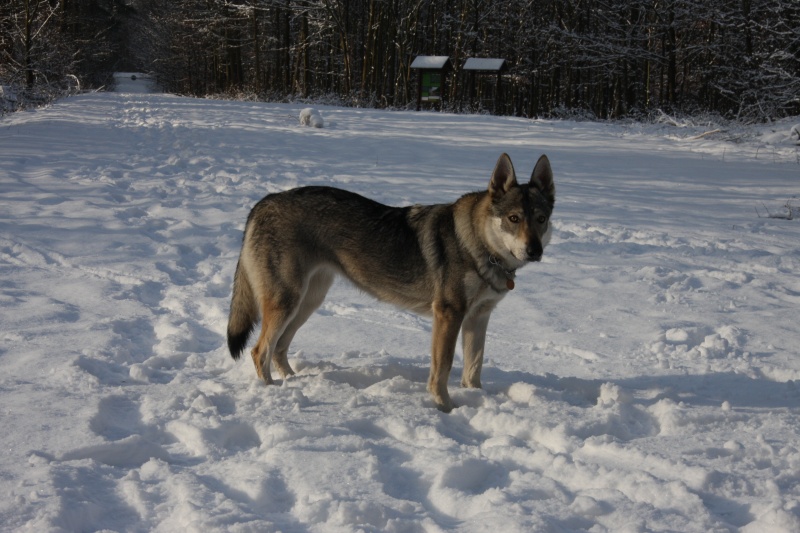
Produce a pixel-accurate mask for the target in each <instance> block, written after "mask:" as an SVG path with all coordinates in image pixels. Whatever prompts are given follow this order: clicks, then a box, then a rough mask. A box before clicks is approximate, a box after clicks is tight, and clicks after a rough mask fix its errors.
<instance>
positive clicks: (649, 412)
mask: <svg viewBox="0 0 800 533" xmlns="http://www.w3.org/2000/svg"><path fill="white" fill-rule="evenodd" d="M301 108H302V106H300V105H288V104H280V105H279V104H265V103H252V102H251V103H236V102H220V101H207V100H199V99H189V98H179V97H175V96H170V95H159V94H147V93H132V92H127V93H125V92H123V93H116V94H111V93H107V94H103V93H98V94H88V95H83V96H79V97H73V98H69V99H67V100H63V101H61V102H59V103H57V104H56V105H53V106H50V107H48V108H44V109H38V110H35V111H25V112H19V113H16V114H12V115H9V116H6V117H4V118H3V119H2V121H0V146H2V149H0V183H2V196H0V302H2V304H1V306H0V325H1V326H0V406H2V411H0V412H1V413H2V414H1V415H0V417H1V419H2V425H3V432H2V437H1V438H2V449H0V496H2V497H0V523H2V524H3V526H2V529H4V530H12V531H37V532H42V531H53V532H56V531H95V530H105V531H204V532H208V531H242V532H244V531H283V532H290V531H313V532H337V531H341V532H350V531H367V532H378V531H381V532H382V531H388V532H441V531H459V532H483V531H488V530H492V531H502V532H514V531H525V532H529V531H537V532H538V531H543V532H547V531H553V532H556V531H559V532H560V531H592V532H602V531H613V532H625V531H629V532H644V531H682V532H708V531H712V532H722V531H742V532H755V531H758V532H789V531H800V503H798V502H800V483H798V481H799V480H800V390H798V382H800V359H798V357H797V354H798V345H799V340H800V339H799V338H798V329H797V309H798V304H800V278H798V275H797V273H798V271H800V253H799V252H800V225H798V222H797V220H784V219H771V218H759V217H758V216H757V214H756V212H755V209H754V207H755V206H759V205H762V204H763V205H768V206H773V205H782V204H783V203H785V202H786V201H787V199H788V198H791V197H792V196H796V195H797V194H798V176H799V175H800V166H798V152H797V147H796V146H795V145H794V141H793V140H792V139H791V136H790V130H791V126H792V123H789V122H786V123H777V124H772V125H769V126H767V127H764V128H750V129H749V130H747V131H744V132H742V135H741V139H742V140H741V142H739V143H733V142H730V141H728V140H725V139H722V138H719V137H718V136H714V135H706V136H699V135H701V134H702V133H704V131H705V130H704V128H702V127H676V126H669V125H639V124H627V125H626V124H619V123H618V124H597V123H583V122H568V121H531V120H525V119H520V118H508V117H505V118H503V117H489V116H456V115H448V114H442V113H413V112H390V111H376V110H364V109H346V108H336V107H325V108H323V111H324V113H325V116H326V122H328V123H329V127H326V128H325V129H321V130H320V129H315V128H303V127H301V126H300V125H299V124H298V120H297V117H298V113H299V111H300V109H301ZM794 123H796V119H795V122H794ZM708 129H713V128H708ZM768 136H769V138H770V139H771V140H770V141H769V143H767V142H765V141H764V139H765V138H766V137H768ZM504 151H505V152H508V153H509V154H510V155H511V158H512V160H513V162H514V164H515V167H516V169H517V172H518V173H519V174H520V176H521V177H523V178H524V177H525V176H527V175H528V173H529V172H530V170H531V169H532V168H533V164H534V163H535V161H536V159H537V158H538V157H539V155H541V154H542V153H546V154H547V155H548V156H549V158H550V161H551V163H552V166H553V169H554V172H555V177H556V189H557V197H558V199H557V203H556V209H555V213H554V225H555V229H554V236H553V240H552V242H551V244H550V246H549V247H548V249H547V251H546V253H545V258H544V261H543V262H542V263H541V264H535V265H531V266H529V267H526V268H524V269H521V270H520V271H519V272H518V277H517V283H516V288H515V290H514V291H512V292H511V293H510V294H509V295H508V297H506V299H505V300H504V301H503V302H501V304H500V305H499V307H498V309H497V310H496V311H495V313H494V314H493V317H492V320H491V322H490V324H489V334H488V340H487V361H486V364H485V367H484V372H483V376H482V382H483V385H484V389H483V390H466V389H460V388H459V387H458V379H459V376H460V364H461V358H460V354H458V355H457V360H456V368H454V372H453V375H452V379H451V382H450V390H451V394H452V396H453V399H454V401H455V402H456V403H457V404H458V405H460V407H459V408H457V409H455V410H454V411H453V412H452V413H451V414H449V415H445V414H443V413H440V412H439V411H437V410H436V409H435V408H434V406H433V402H432V400H431V399H430V397H429V395H428V393H427V392H426V391H425V380H426V377H427V372H428V359H429V356H428V346H429V343H430V330H431V326H430V322H429V321H428V320H427V319H423V318H419V317H417V316H415V315H413V314H410V313H407V312H404V311H400V310H397V309H395V308H392V307H389V306H386V305H383V304H379V303H376V302H374V301H373V300H371V299H370V298H369V297H367V296H365V295H363V294H361V293H359V292H358V291H357V290H355V289H354V288H353V287H351V286H350V285H348V284H346V283H344V282H337V284H335V285H334V287H333V289H332V290H331V293H330V294H329V297H328V300H327V301H326V303H325V304H323V306H322V307H321V308H320V309H319V311H318V312H317V313H316V314H315V315H314V316H313V317H312V318H311V320H310V321H309V323H308V324H307V325H306V327H305V328H304V329H302V330H301V331H300V332H299V334H298V335H297V338H296V339H295V344H294V345H293V348H292V352H291V357H290V362H291V363H292V365H293V366H294V368H295V370H297V376H295V377H293V378H291V379H289V380H286V381H278V384H277V385H276V386H271V387H266V386H264V385H262V384H261V383H259V382H258V381H257V380H256V378H255V372H254V369H253V367H252V364H251V362H250V361H249V358H243V359H246V360H243V361H240V362H234V361H233V360H232V359H231V358H230V356H229V355H228V353H227V352H226V347H225V339H224V333H225V327H226V319H227V308H228V305H229V294H230V287H231V277H232V275H233V271H234V267H235V264H236V260H237V257H238V252H239V245H240V242H241V230H242V228H243V225H244V221H245V218H246V216H247V213H248V211H249V209H250V207H251V206H252V205H253V204H254V203H255V202H256V201H257V200H258V199H260V198H261V197H262V196H263V195H264V194H266V193H269V192H274V191H280V190H285V189H288V188H291V187H296V186H299V185H308V184H329V185H335V186H340V187H345V188H348V189H351V190H354V191H357V192H360V193H362V194H365V195H367V196H369V197H371V198H374V199H376V200H379V201H383V202H386V203H392V204H396V205H409V204H412V203H433V202H449V201H452V200H454V199H455V198H457V197H458V196H459V195H461V194H463V193H464V192H466V191H470V190H477V189H482V188H483V187H485V186H486V185H487V184H488V179H489V175H490V172H491V170H492V168H493V166H494V163H495V161H496V159H497V157H498V156H499V155H500V153H502V152H504ZM310 221H311V222H313V217H311V219H310Z"/></svg>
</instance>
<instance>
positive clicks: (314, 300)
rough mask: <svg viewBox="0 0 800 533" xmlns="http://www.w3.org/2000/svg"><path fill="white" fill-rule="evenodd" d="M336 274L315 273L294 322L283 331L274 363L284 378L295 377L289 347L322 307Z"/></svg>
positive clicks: (321, 271) (276, 346) (274, 355)
mask: <svg viewBox="0 0 800 533" xmlns="http://www.w3.org/2000/svg"><path fill="white" fill-rule="evenodd" d="M333 278H334V274H333V272H331V271H328V270H319V271H317V272H316V273H314V274H313V275H312V276H311V278H310V279H309V280H308V287H307V288H306V292H305V294H304V295H303V300H302V302H300V305H299V306H298V307H297V312H296V313H295V315H294V317H293V318H292V320H291V321H290V322H289V324H288V325H287V326H286V329H284V330H283V333H282V334H281V336H280V338H279V339H278V343H277V344H276V345H275V352H274V353H273V355H272V362H273V363H275V368H277V369H278V372H280V373H281V376H283V377H284V378H285V377H286V376H292V375H294V370H292V367H291V366H289V360H288V358H287V354H288V352H289V345H290V344H291V343H292V339H293V338H294V335H295V333H297V330H298V329H300V327H301V326H302V325H303V324H305V323H306V320H308V318H309V317H310V316H311V315H312V314H313V313H314V311H316V310H317V308H318V307H319V306H320V305H322V302H323V301H324V300H325V296H326V295H327V294H328V289H330V288H331V285H332V284H333Z"/></svg>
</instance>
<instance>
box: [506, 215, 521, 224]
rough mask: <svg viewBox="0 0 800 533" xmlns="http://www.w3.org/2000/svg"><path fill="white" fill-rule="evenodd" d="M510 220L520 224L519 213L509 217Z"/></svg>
mask: <svg viewBox="0 0 800 533" xmlns="http://www.w3.org/2000/svg"><path fill="white" fill-rule="evenodd" d="M508 220H509V221H510V222H511V223H512V224H519V217H518V216H517V215H511V216H510V217H508Z"/></svg>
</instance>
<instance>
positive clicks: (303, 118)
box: [300, 107, 325, 128]
mask: <svg viewBox="0 0 800 533" xmlns="http://www.w3.org/2000/svg"><path fill="white" fill-rule="evenodd" d="M300 125H301V126H311V127H312V128H322V127H324V126H325V121H324V120H323V119H322V115H320V114H319V111H317V110H316V109H314V108H313V107H306V108H305V109H302V110H301V111H300Z"/></svg>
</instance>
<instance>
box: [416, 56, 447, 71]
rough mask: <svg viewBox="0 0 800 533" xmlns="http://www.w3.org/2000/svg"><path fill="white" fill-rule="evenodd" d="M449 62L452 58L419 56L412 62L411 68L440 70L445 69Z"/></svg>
mask: <svg viewBox="0 0 800 533" xmlns="http://www.w3.org/2000/svg"><path fill="white" fill-rule="evenodd" d="M449 60H450V56H417V57H415V58H414V61H412V62H411V67H410V68H419V69H433V70H439V69H443V68H444V67H445V65H446V64H447V62H448V61H449Z"/></svg>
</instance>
